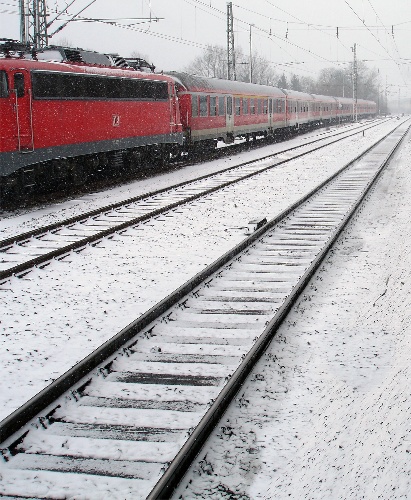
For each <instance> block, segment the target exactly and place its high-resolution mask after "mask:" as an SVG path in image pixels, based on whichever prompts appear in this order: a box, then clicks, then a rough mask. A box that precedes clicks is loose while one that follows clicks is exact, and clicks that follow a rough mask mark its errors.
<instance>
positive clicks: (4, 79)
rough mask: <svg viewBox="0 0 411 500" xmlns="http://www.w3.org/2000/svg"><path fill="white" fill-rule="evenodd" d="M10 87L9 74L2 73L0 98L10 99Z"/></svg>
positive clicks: (0, 75) (0, 76) (0, 72)
mask: <svg viewBox="0 0 411 500" xmlns="http://www.w3.org/2000/svg"><path fill="white" fill-rule="evenodd" d="M8 95H9V86H8V83H7V73H6V72H5V71H0V97H8Z"/></svg>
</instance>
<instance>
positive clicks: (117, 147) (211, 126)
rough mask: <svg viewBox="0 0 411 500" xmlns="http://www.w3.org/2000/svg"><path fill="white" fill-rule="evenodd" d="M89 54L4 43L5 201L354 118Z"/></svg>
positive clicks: (0, 48)
mask: <svg viewBox="0 0 411 500" xmlns="http://www.w3.org/2000/svg"><path fill="white" fill-rule="evenodd" d="M84 53H85V51H83V54H82V53H81V52H80V49H76V50H74V49H65V51H63V50H60V49H59V50H58V49H57V48H52V49H50V50H49V51H47V50H46V51H43V52H41V53H29V52H28V51H24V50H22V49H21V47H20V46H19V45H18V43H17V42H12V41H9V40H0V54H1V55H0V203H1V201H2V199H6V200H7V199H10V198H13V196H17V197H18V196H21V195H22V194H23V196H24V193H29V192H31V191H36V190H40V191H41V190H53V189H56V188H57V189H58V188H59V187H60V186H63V185H67V184H74V185H80V184H82V183H84V182H85V180H86V178H87V177H89V176H94V175H98V173H99V172H102V171H106V172H107V171H109V173H110V174H111V175H113V176H115V175H117V174H118V173H119V171H120V170H122V169H129V168H135V166H138V165H139V164H142V163H144V162H154V163H160V164H162V163H164V162H167V161H168V160H169V159H170V158H172V157H178V156H179V155H180V154H181V153H182V152H184V151H190V150H196V151H198V150H199V149H201V148H210V147H211V148H214V147H215V146H216V144H217V141H224V142H225V143H232V142H233V141H234V140H235V138H236V137H245V138H246V139H250V138H255V137H257V136H264V137H267V138H269V137H274V136H275V135H278V134H285V133H286V132H287V131H291V130H294V129H302V128H308V127H312V126H316V125H319V124H329V123H333V122H339V121H344V120H349V119H351V118H352V116H353V113H354V101H353V100H352V99H349V98H338V97H329V96H318V95H312V94H307V93H302V92H295V91H290V90H283V89H279V88H275V87H272V86H265V85H256V84H250V83H243V82H237V81H229V80H220V79H214V78H203V77H197V76H192V75H188V74H184V73H177V72H169V73H167V74H158V73H154V72H152V71H150V72H147V71H142V70H141V68H139V69H138V70H136V69H134V68H133V67H131V66H130V65H129V64H127V63H126V62H124V64H123V63H122V62H121V61H124V60H121V58H113V57H109V56H106V55H101V54H97V53H89V56H87V57H88V58H89V59H88V60H87V58H86V57H85V55H84ZM59 54H60V55H59ZM61 54H65V55H64V56H62V55H61ZM90 54H91V56H90ZM93 54H94V56H93ZM86 55H87V54H86ZM103 56H104V57H103ZM110 64H113V65H114V64H116V65H118V66H113V65H111V66H110ZM151 69H152V68H151ZM376 111H377V110H376V104H375V103H374V102H372V101H363V100H358V102H357V114H358V117H359V118H365V117H372V116H374V115H376Z"/></svg>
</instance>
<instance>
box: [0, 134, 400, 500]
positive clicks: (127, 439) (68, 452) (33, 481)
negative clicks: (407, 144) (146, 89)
mask: <svg viewBox="0 0 411 500" xmlns="http://www.w3.org/2000/svg"><path fill="white" fill-rule="evenodd" d="M407 127H408V125H402V126H400V127H398V128H397V129H396V130H395V131H394V132H393V133H391V134H390V135H389V136H387V137H386V138H385V139H384V140H383V141H381V142H380V143H379V144H378V145H377V146H375V147H374V148H372V149H371V150H370V151H369V152H368V153H366V154H365V155H364V156H363V157H361V158H360V159H358V160H357V161H356V162H354V163H353V164H350V165H349V166H347V168H345V169H342V171H341V172H340V173H338V174H336V175H335V176H333V178H332V179H331V180H330V182H326V183H324V184H323V185H321V186H319V188H318V189H317V190H315V192H314V193H311V195H310V196H309V195H307V196H306V197H305V199H304V200H301V203H297V204H295V205H293V206H292V207H290V208H289V209H288V210H287V211H285V212H284V213H283V214H281V215H280V216H279V217H277V218H276V219H275V220H272V221H270V222H268V223H267V224H266V225H265V226H264V227H262V228H261V229H259V230H258V231H257V232H256V233H255V234H254V235H252V236H250V238H248V239H247V240H245V241H244V242H243V243H242V244H240V245H239V246H238V247H236V248H235V249H233V251H231V252H229V253H227V254H226V255H225V256H223V257H222V258H221V259H219V261H217V262H216V263H214V264H213V265H211V266H210V267H209V268H208V270H206V271H204V272H203V273H201V274H200V275H198V276H196V277H195V278H193V279H192V280H190V282H188V283H187V284H186V285H184V286H183V287H181V289H179V290H177V291H176V292H175V293H174V294H172V295H171V296H169V297H168V298H166V299H164V301H162V302H161V303H160V304H158V306H156V307H155V308H153V309H152V310H150V311H149V312H148V313H146V314H145V315H144V317H142V318H139V319H138V320H136V322H135V323H133V324H132V325H130V327H128V328H127V329H125V330H123V331H122V332H120V333H119V334H118V335H117V336H115V337H114V338H113V339H112V341H109V342H108V343H106V344H105V345H104V346H102V348H100V350H98V351H99V352H96V353H94V354H93V355H91V356H89V357H88V358H86V360H84V362H82V363H80V364H79V365H78V366H77V367H74V368H73V369H72V370H71V371H70V372H68V374H67V375H66V376H63V377H61V379H59V380H58V381H56V382H55V383H54V384H52V385H51V386H50V387H49V388H47V389H45V391H43V393H40V395H39V396H37V397H36V398H34V399H33V400H31V401H30V402H28V403H27V404H26V405H24V407H22V409H20V410H18V411H17V412H15V414H13V415H11V416H10V417H9V418H7V419H5V420H4V421H3V422H2V423H1V424H0V432H1V436H2V439H1V440H2V441H3V443H2V445H1V448H2V455H3V460H2V463H1V465H0V494H3V495H7V496H10V497H19V496H20V497H26V498H67V497H74V498H81V497H84V496H90V497H92V496H93V495H94V496H95V497H96V498H102V497H105V496H106V497H110V495H111V494H113V492H115V494H116V495H117V496H118V498H146V497H148V498H151V499H154V498H167V497H169V495H170V494H171V492H172V490H173V488H174V487H175V486H176V484H177V482H178V480H179V479H180V478H181V477H182V475H183V473H184V471H185V470H186V469H187V467H188V465H189V464H190V462H191V460H192V459H193V458H194V456H195V455H196V453H197V452H198V451H199V447H200V446H201V444H202V443H203V442H204V441H205V439H206V438H207V436H208V434H209V432H211V430H212V428H213V427H214V426H215V425H216V423H217V422H218V419H219V418H220V416H221V414H222V413H223V411H224V409H225V408H226V407H227V406H228V404H229V402H230V400H231V399H232V397H233V396H234V395H235V393H236V392H237V390H238V388H239V387H240V386H241V383H242V382H243V381H244V379H245V378H246V377H247V375H248V373H249V371H250V370H251V369H252V366H253V365H254V363H255V361H256V360H257V359H258V357H259V355H260V354H261V353H262V352H263V350H264V348H265V346H266V345H267V344H268V343H269V341H270V340H271V338H272V337H273V335H274V334H275V331H276V329H277V328H278V326H279V324H280V323H281V321H282V320H283V319H284V317H285V316H286V314H287V312H288V310H289V309H290V308H291V306H292V304H293V303H294V302H295V300H296V299H297V297H298V295H299V293H300V292H301V291H302V290H303V289H304V287H305V285H306V284H307V283H308V281H309V279H310V277H311V276H312V275H313V274H314V272H315V270H316V269H317V268H318V266H319V265H320V263H321V261H322V258H323V257H324V256H325V255H326V253H327V251H328V250H329V248H330V247H331V246H332V244H333V242H334V241H335V239H336V238H337V237H338V235H339V234H340V232H341V231H342V229H343V228H344V226H345V224H346V223H347V222H348V220H349V218H350V216H351V215H352V214H353V213H354V212H355V210H356V208H357V207H358V206H359V204H360V203H361V201H362V199H363V197H364V196H365V195H366V193H367V192H368V190H369V189H370V186H371V185H372V182H373V180H375V179H376V178H377V177H378V175H379V173H380V171H381V170H382V168H383V167H384V166H385V164H386V163H387V161H388V159H389V157H390V156H391V155H392V154H393V151H394V150H395V148H396V147H397V145H398V144H399V142H400V141H401V139H402V138H403V137H404V134H405V133H406V132H407V130H408V129H407ZM93 356H94V358H93V359H91V357H93ZM93 365H94V366H93ZM87 370H91V371H90V373H86V372H87ZM67 389H68V390H67ZM65 390H67V391H66V392H64V391H65ZM58 394H61V396H60V397H59V398H57V399H56V395H58Z"/></svg>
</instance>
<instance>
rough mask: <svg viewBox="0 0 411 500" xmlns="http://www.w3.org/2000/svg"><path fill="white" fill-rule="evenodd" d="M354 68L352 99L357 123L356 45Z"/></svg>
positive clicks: (355, 48) (355, 49) (355, 46)
mask: <svg viewBox="0 0 411 500" xmlns="http://www.w3.org/2000/svg"><path fill="white" fill-rule="evenodd" d="M353 52H354V66H353V98H354V121H358V111H357V102H358V95H357V82H358V68H357V44H356V43H354V48H353Z"/></svg>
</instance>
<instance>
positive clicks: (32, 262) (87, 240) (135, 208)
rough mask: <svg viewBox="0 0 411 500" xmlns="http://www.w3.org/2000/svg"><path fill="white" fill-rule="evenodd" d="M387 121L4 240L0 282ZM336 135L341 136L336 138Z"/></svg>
mask: <svg viewBox="0 0 411 500" xmlns="http://www.w3.org/2000/svg"><path fill="white" fill-rule="evenodd" d="M381 123H383V121H378V122H377V123H375V122H373V123H371V124H365V125H364V124H363V125H360V126H359V127H355V130H354V131H353V129H352V128H350V129H349V130H348V131H343V132H341V131H339V132H337V133H335V134H331V135H326V136H325V137H321V138H319V139H315V140H313V141H311V142H308V143H306V144H305V145H303V146H296V147H293V148H289V149H286V150H283V151H280V152H278V153H275V154H273V155H269V156H265V157H263V158H261V159H259V160H257V161H249V162H245V163H242V164H239V165H235V166H232V167H229V168H227V169H224V170H221V171H219V172H216V173H213V174H209V175H206V176H202V177H199V178H197V179H194V180H191V181H186V182H183V183H180V184H177V185H175V186H172V187H170V188H165V189H161V190H158V191H155V192H152V193H148V194H146V195H142V196H138V197H134V198H130V199H127V200H124V201H123V202H120V203H115V204H111V205H107V206H105V207H102V208H100V209H97V210H94V211H92V212H88V213H85V214H81V215H79V216H76V217H72V218H70V219H67V220H64V221H61V222H58V223H54V224H51V225H48V226H44V227H41V228H38V229H36V230H33V231H29V232H25V233H23V234H20V235H16V236H13V237H10V238H7V239H5V240H2V241H0V256H1V257H0V280H6V279H8V278H10V277H11V276H13V275H17V276H19V275H20V276H21V275H24V274H26V273H27V272H29V270H30V269H32V268H33V267H35V266H40V267H44V266H45V265H47V263H48V262H50V261H51V260H52V259H63V258H65V256H67V255H68V254H69V253H70V252H72V251H81V249H83V248H84V247H85V246H86V245H90V244H95V243H96V242H98V241H100V240H101V239H102V238H105V237H109V236H110V235H113V234H114V233H118V232H121V231H122V230H126V229H127V228H130V227H133V226H135V225H138V224H141V223H146V222H147V221H148V220H149V219H151V218H153V217H156V216H158V215H160V214H163V213H166V212H170V213H171V214H172V211H173V210H174V209H177V208H178V207H179V206H181V205H183V204H186V203H190V202H192V201H194V200H196V199H198V198H201V197H202V196H206V195H208V194H211V193H213V192H215V191H218V190H220V189H223V188H225V187H227V186H230V185H231V184H235V183H237V182H240V181H242V180H244V179H247V178H249V177H252V176H254V175H257V174H259V173H261V172H264V171H265V170H268V169H270V168H274V167H277V166H279V165H281V164H284V163H287V162H289V161H291V160H294V159H296V158H299V157H301V156H304V155H307V154H310V153H311V152H314V151H316V150H318V149H321V148H323V147H326V146H328V145H330V144H333V143H335V142H338V141H341V140H343V139H345V138H348V137H351V136H353V135H355V134H358V133H362V132H363V131H365V130H367V129H369V128H373V127H376V126H378V125H380V124H381ZM335 137H337V139H336V138H335Z"/></svg>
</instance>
